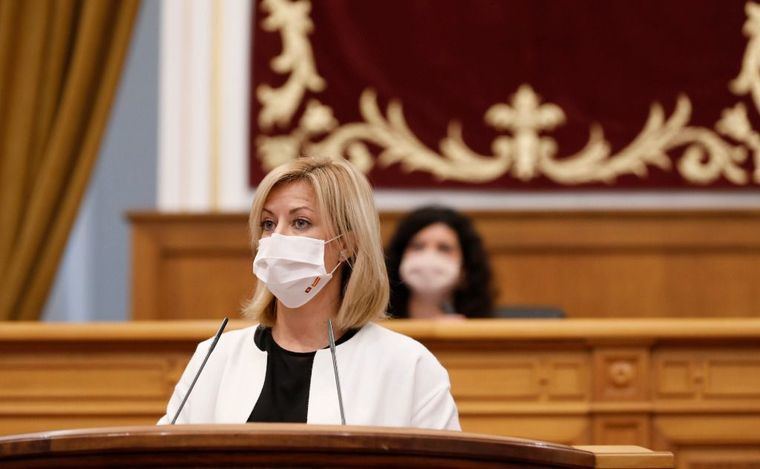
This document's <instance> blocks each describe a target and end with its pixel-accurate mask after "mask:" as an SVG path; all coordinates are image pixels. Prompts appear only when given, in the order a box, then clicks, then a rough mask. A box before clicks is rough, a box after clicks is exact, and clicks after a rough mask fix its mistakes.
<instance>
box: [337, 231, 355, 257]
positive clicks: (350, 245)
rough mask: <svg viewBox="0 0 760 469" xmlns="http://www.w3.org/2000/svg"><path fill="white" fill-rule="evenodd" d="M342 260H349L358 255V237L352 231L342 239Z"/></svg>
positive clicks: (340, 253)
mask: <svg viewBox="0 0 760 469" xmlns="http://www.w3.org/2000/svg"><path fill="white" fill-rule="evenodd" d="M339 241H340V252H339V255H340V258H341V259H343V260H348V259H350V258H351V257H354V256H355V255H356V236H354V233H353V232H352V231H349V232H346V233H344V234H343V236H341V237H340V239H339Z"/></svg>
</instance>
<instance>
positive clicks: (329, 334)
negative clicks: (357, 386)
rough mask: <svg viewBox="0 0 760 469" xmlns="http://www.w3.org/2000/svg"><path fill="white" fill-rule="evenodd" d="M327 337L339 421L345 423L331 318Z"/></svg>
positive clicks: (328, 323) (328, 322) (328, 321)
mask: <svg viewBox="0 0 760 469" xmlns="http://www.w3.org/2000/svg"><path fill="white" fill-rule="evenodd" d="M327 339H328V340H329V341H330V353H331V354H332V362H333V372H334V373H335V387H337V388H338V405H339V406H340V423H341V425H345V424H346V414H345V412H344V411H343V394H342V393H341V392H340V379H339V378H338V360H337V359H336V358H335V333H334V332H333V327H332V320H330V319H328V320H327Z"/></svg>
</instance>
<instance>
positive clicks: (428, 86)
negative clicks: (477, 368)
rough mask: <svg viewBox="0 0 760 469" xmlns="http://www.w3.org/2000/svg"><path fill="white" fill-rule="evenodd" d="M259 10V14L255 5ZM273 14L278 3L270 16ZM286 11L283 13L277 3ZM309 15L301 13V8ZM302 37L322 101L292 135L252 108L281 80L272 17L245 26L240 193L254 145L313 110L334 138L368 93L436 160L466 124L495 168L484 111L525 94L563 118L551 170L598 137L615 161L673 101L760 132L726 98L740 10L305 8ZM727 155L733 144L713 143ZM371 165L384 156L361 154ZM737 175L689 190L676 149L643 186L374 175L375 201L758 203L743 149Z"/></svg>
mask: <svg viewBox="0 0 760 469" xmlns="http://www.w3.org/2000/svg"><path fill="white" fill-rule="evenodd" d="M264 3H266V2H264ZM273 3H277V2H273ZM286 3H290V2H288V1H286ZM300 3H301V4H302V5H303V6H308V5H309V3H308V2H300ZM310 6H311V9H310V12H309V16H310V18H311V19H312V21H313V30H312V31H311V33H310V34H309V35H308V39H309V43H310V45H311V47H312V48H313V57H314V62H315V68H316V72H317V73H318V74H319V75H320V76H321V77H322V78H323V79H324V83H325V85H326V86H325V88H324V90H322V91H317V92H315V91H307V92H306V94H305V96H304V98H303V99H302V102H301V104H300V105H299V108H298V110H297V111H296V113H295V115H294V117H293V118H292V120H291V122H290V123H288V124H286V125H282V126H271V127H270V128H262V127H261V126H260V125H259V122H258V117H259V113H260V112H261V109H262V106H261V102H260V99H259V98H258V96H257V93H256V92H255V90H256V89H257V88H258V87H259V86H260V85H262V84H267V85H269V86H271V87H278V86H282V85H283V84H284V83H285V82H286V78H287V75H286V74H281V73H277V72H275V71H274V70H272V67H271V62H272V59H273V58H274V57H276V56H277V55H278V54H279V53H280V52H281V51H282V50H283V40H282V39H283V37H282V36H281V34H278V33H277V32H273V31H267V30H264V29H263V28H262V23H263V21H264V20H266V18H267V17H268V16H269V15H270V11H268V9H267V8H266V5H265V6H264V8H262V3H261V2H257V5H256V10H255V15H254V18H253V21H254V28H253V31H254V32H253V52H252V82H251V89H252V92H251V146H250V148H251V156H250V183H251V184H252V185H256V184H257V182H258V181H259V180H260V179H261V177H262V176H263V174H265V169H264V168H263V167H262V164H261V159H260V155H258V154H257V142H258V143H260V142H261V140H259V139H258V138H259V137H261V136H264V137H266V136H277V135H286V134H288V133H289V132H292V131H293V129H294V128H295V127H296V125H297V123H298V119H299V118H300V116H302V115H303V112H304V110H305V104H306V102H307V101H308V100H309V99H312V98H316V99H318V100H319V102H321V103H324V104H325V105H328V106H329V107H330V108H331V109H332V111H333V113H334V117H335V119H336V120H337V121H338V122H339V123H340V124H347V123H351V122H360V121H362V116H361V114H360V111H359V104H358V103H359V97H360V96H361V94H362V92H363V91H364V90H365V89H366V88H372V89H374V90H375V91H376V92H377V96H378V103H379V107H380V109H381V111H383V112H385V109H386V107H387V105H388V104H389V102H390V101H391V100H393V99H396V100H399V101H400V102H401V103H402V104H403V110H404V116H405V118H406V122H407V123H408V125H409V128H410V129H411V130H412V132H413V133H414V134H415V135H416V137H417V138H419V140H420V141H421V142H422V143H424V144H426V145H427V146H428V147H429V148H431V149H433V150H434V151H438V148H439V143H440V141H441V139H442V138H443V137H445V135H446V133H447V126H448V125H449V122H450V121H452V120H458V121H460V122H461V123H462V129H463V130H462V135H463V139H464V141H465V142H466V143H467V144H468V145H469V146H470V147H471V148H472V149H473V150H474V151H476V152H477V153H479V154H482V155H492V154H493V150H492V142H493V141H494V139H496V138H497V137H499V136H500V135H504V134H507V133H508V132H504V131H502V130H500V131H497V130H496V129H494V128H493V127H491V126H489V125H487V124H486V123H485V122H484V115H485V114H486V112H487V110H488V109H489V108H490V107H491V106H492V105H494V104H497V103H511V99H512V96H513V95H514V94H515V92H516V91H517V90H518V88H519V87H520V85H522V84H528V85H530V87H531V88H532V89H533V90H534V91H535V93H536V94H537V95H539V96H540V99H541V101H542V103H551V104H555V105H557V106H559V107H560V108H561V109H562V111H564V115H565V122H564V123H563V124H561V125H558V126H556V127H555V128H554V129H549V130H540V135H541V136H549V137H551V138H552V139H554V140H555V141H556V144H557V148H558V149H557V156H556V158H557V159H558V160H562V158H563V156H564V155H571V154H573V153H575V152H578V151H580V150H582V149H583V147H584V146H585V145H586V143H587V141H588V140H589V132H590V128H591V127H592V126H593V125H594V124H595V123H598V124H599V125H600V126H601V128H602V129H603V131H604V136H605V138H606V139H607V141H608V142H609V143H610V145H611V152H612V153H616V152H618V151H620V150H621V149H623V148H624V147H626V146H627V145H629V144H630V143H631V142H632V141H633V140H634V139H635V138H636V136H637V135H638V134H639V133H640V132H641V130H642V128H643V127H644V125H645V122H646V121H647V117H648V116H649V113H650V108H651V106H652V105H653V103H655V102H659V103H661V104H662V106H663V109H664V112H665V116H666V117H668V116H670V115H671V114H672V113H673V112H674V109H675V106H676V100H677V97H678V96H679V95H686V96H687V97H688V98H689V100H690V102H691V105H692V112H691V117H690V119H689V121H688V126H689V127H697V128H705V129H709V130H711V131H712V132H714V133H716V134H718V132H717V131H716V130H715V129H716V123H717V122H718V121H719V120H720V118H721V115H722V112H723V111H724V110H725V109H727V108H731V107H733V106H734V105H736V104H737V103H744V105H745V106H746V108H747V114H748V116H749V121H750V124H751V125H752V127H753V128H760V125H758V124H760V119H758V111H757V109H756V108H755V106H754V105H753V101H752V98H751V96H749V95H739V94H736V93H733V92H732V91H731V90H730V89H729V83H730V82H731V81H732V80H733V79H735V78H736V77H737V75H738V74H739V71H740V69H741V67H742V59H743V56H744V54H745V50H746V49H747V45H748V37H746V36H745V35H744V34H743V32H742V27H743V25H744V23H745V21H746V20H747V13H746V12H745V2H743V1H726V0H706V1H697V2H695V1H693V0H669V1H666V2H663V1H637V2H611V1H608V0H595V1H570V0H567V1H559V0H543V1H541V0H498V1H490V0H374V1H370V0H365V1H355V0H320V1H314V2H311V3H310ZM720 138H721V139H723V140H724V141H725V142H726V143H727V144H729V145H733V146H741V144H740V142H739V143H737V141H736V140H732V139H731V138H730V137H728V136H725V135H722V136H721V137H720ZM369 149H370V150H372V151H373V152H374V153H375V155H373V157H376V156H377V155H376V153H377V152H379V151H380V150H381V148H380V147H379V146H378V145H374V144H370V145H369ZM746 152H747V156H746V158H745V160H744V161H743V162H741V163H739V164H738V166H739V167H741V168H742V169H743V171H745V172H746V175H747V182H746V183H744V184H741V183H737V182H736V181H733V182H732V181H730V180H728V179H726V178H725V177H723V176H721V177H718V178H717V179H715V180H713V181H709V182H708V183H706V184H696V183H694V182H690V181H688V180H686V179H685V178H684V177H683V175H682V174H681V173H679V171H677V163H678V161H679V160H680V159H681V158H682V157H683V153H684V147H683V146H682V147H680V148H679V147H678V146H676V147H673V148H670V149H669V150H668V151H667V156H668V158H669V159H670V160H671V161H672V165H671V166H672V167H671V168H665V169H661V168H658V167H657V166H656V165H648V166H647V167H646V169H647V171H646V174H630V173H629V174H623V175H620V176H618V177H616V178H614V179H612V180H610V181H607V182H603V181H594V182H586V183H581V184H568V183H561V182H557V181H555V180H552V179H551V178H549V177H547V176H546V175H545V174H536V175H535V177H532V178H523V179H520V178H517V177H515V175H514V174H513V173H512V172H507V173H505V174H503V175H501V176H499V177H498V178H496V179H494V180H491V181H485V182H482V183H469V182H462V181H453V180H440V179H439V178H436V177H434V176H433V175H431V174H430V173H428V172H425V171H412V172H409V171H407V170H405V169H404V168H403V167H402V165H400V164H391V165H389V166H383V165H380V164H375V165H374V166H373V167H372V170H371V171H370V172H369V176H370V178H371V180H372V182H373V183H374V185H375V186H376V187H395V188H409V187H421V188H429V187H431V186H435V187H449V188H475V187H477V188H491V189H502V190H525V189H537V190H556V189H562V190H567V189H568V188H579V189H589V188H610V187H612V188H621V189H637V188H640V189H653V188H657V189H663V188H673V189H683V188H687V187H688V188H703V189H710V190H715V189H719V190H726V189H733V190H755V191H757V190H758V187H759V181H756V180H754V179H753V171H754V166H755V163H754V161H753V155H752V149H751V148H746Z"/></svg>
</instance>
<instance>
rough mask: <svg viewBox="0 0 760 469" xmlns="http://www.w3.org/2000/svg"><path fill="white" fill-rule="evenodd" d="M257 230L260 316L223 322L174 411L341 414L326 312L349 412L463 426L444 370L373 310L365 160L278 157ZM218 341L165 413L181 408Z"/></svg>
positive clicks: (190, 369)
mask: <svg viewBox="0 0 760 469" xmlns="http://www.w3.org/2000/svg"><path fill="white" fill-rule="evenodd" d="M250 231H251V239H252V243H251V244H252V249H253V251H254V252H255V253H256V257H255V260H254V263H253V270H254V273H255V274H256V276H257V277H258V280H259V282H258V285H257V288H256V290H255V293H254V295H253V298H252V299H251V301H250V303H249V305H248V306H247V308H246V311H245V314H246V316H247V317H248V318H250V319H252V320H253V321H254V322H255V325H252V326H251V327H248V328H245V329H241V330H236V331H231V332H227V333H225V334H222V337H221V339H220V340H219V342H218V345H217V347H216V348H215V349H214V351H213V353H212V354H211V356H210V357H209V359H208V362H207V364H206V366H205V368H204V369H203V372H202V374H201V376H200V377H199V379H198V381H197V383H196V385H195V388H194V389H193V392H192V394H191V395H190V397H189V399H188V400H187V403H186V404H185V406H184V408H183V409H182V411H181V412H180V414H179V417H178V418H177V422H178V423H243V422H306V423H319V424H339V423H341V410H340V406H339V401H338V393H339V389H338V385H337V384H336V379H335V374H334V370H333V361H332V357H331V352H330V349H329V348H328V319H330V320H332V324H333V326H334V338H335V341H336V348H335V350H336V361H337V371H338V376H339V379H340V391H342V393H341V394H342V401H343V408H344V415H345V421H346V423H347V424H350V425H382V426H398V427H418V428H434V429H449V430H459V429H460V428H459V417H458V414H457V409H456V406H455V404H454V400H453V398H452V396H451V392H450V384H449V378H448V374H447V373H446V370H445V369H444V368H443V367H442V366H441V365H440V363H438V361H437V360H436V359H435V357H434V356H433V355H432V354H431V353H430V352H429V351H428V350H427V349H426V348H425V347H424V346H422V345H421V344H420V343H418V342H416V341H415V340H413V339H411V338H408V337H406V336H403V335H400V334H397V333H395V332H392V331H390V330H388V329H385V328H384V327H382V326H380V325H378V324H377V323H376V322H375V321H377V320H380V319H383V318H384V317H385V311H386V307H387V303H388V278H387V274H386V270H385V263H384V259H383V253H382V249H381V242H380V231H379V224H378V216H377V211H376V210H375V207H374V202H373V197H372V189H371V187H370V185H369V183H368V182H367V179H366V178H365V177H364V176H363V175H362V174H361V173H360V172H359V171H357V170H356V169H355V168H354V167H353V166H352V165H351V164H349V163H348V162H346V161H343V160H330V159H320V158H301V159H298V160H296V161H293V162H290V163H286V164H285V165H283V166H280V167H278V168H276V169H274V170H273V171H271V172H270V173H269V174H268V175H267V176H266V177H265V178H264V179H263V180H262V181H261V184H260V185H259V186H258V189H257V190H256V195H255V199H254V201H253V206H252V208H251V214H250ZM210 342H211V341H210V340H207V341H205V342H203V343H201V344H200V345H199V346H198V349H197V350H196V352H195V355H194V356H193V357H192V359H191V360H190V363H189V364H188V366H187V368H186V369H185V372H184V374H183V375H182V377H181V378H180V381H179V383H178V384H177V386H176V388H175V391H174V395H173V396H172V398H171V400H170V401H169V405H168V407H167V413H166V415H165V416H164V417H163V418H162V419H161V420H160V421H159V423H168V422H169V421H170V420H171V419H172V418H173V416H174V415H175V413H176V411H177V409H178V408H179V405H180V402H181V401H182V399H183V397H184V396H185V395H186V394H187V391H188V389H189V387H190V384H191V382H192V380H193V378H194V377H195V374H196V372H197V370H198V369H199V367H200V365H201V362H202V361H203V358H204V357H205V356H206V352H207V350H208V348H209V345H210Z"/></svg>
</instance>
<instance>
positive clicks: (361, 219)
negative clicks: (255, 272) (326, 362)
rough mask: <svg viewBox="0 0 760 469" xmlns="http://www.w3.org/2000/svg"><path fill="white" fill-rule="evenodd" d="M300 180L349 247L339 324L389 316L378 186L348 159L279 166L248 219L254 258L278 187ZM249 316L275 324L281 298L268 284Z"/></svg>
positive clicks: (311, 159) (356, 324)
mask: <svg viewBox="0 0 760 469" xmlns="http://www.w3.org/2000/svg"><path fill="white" fill-rule="evenodd" d="M296 181H306V182H308V183H309V184H310V185H311V187H312V188H313V189H314V193H315V194H316V198H317V204H318V207H319V211H320V212H321V215H322V217H323V220H325V221H326V224H327V229H328V231H329V232H331V233H329V237H328V239H329V238H333V237H336V236H340V235H342V237H341V239H342V240H344V241H343V242H344V243H345V244H346V249H347V254H346V259H347V262H346V263H344V264H343V266H342V267H341V271H342V274H341V276H340V277H339V278H340V279H341V281H342V288H341V298H340V307H339V309H338V315H337V317H336V318H335V320H334V322H335V326H336V327H338V328H340V329H349V328H358V327H361V326H363V325H365V324H367V323H368V322H370V321H372V320H376V319H382V318H384V317H385V314H386V311H387V307H388V295H389V287H388V275H387V272H386V269H385V260H384V257H383V251H382V244H381V239H380V222H379V219H378V215H377V210H376V209H375V202H374V199H373V196H372V187H371V186H370V184H369V181H367V178H366V177H364V175H363V174H362V173H361V172H359V171H358V170H357V169H356V168H355V167H354V166H353V165H351V164H350V163H348V162H347V161H345V160H342V159H329V158H314V157H308V158H306V157H304V158H299V159H297V160H294V161H291V162H289V163H285V164H283V165H281V166H278V167H277V168H275V169H273V170H272V171H271V172H270V173H269V174H267V175H266V176H265V177H264V179H262V181H261V183H260V184H259V186H258V188H257V189H256V193H255V195H254V199H253V205H252V206H251V215H250V218H249V220H248V225H249V228H250V233H251V249H252V251H253V253H254V255H255V253H256V250H257V249H258V243H259V239H260V238H261V225H260V222H261V212H262V210H263V209H264V203H265V202H266V200H267V197H268V196H269V193H270V192H271V191H272V189H273V188H274V187H275V186H277V185H280V184H288V183H292V182H296ZM346 264H348V265H346ZM337 277H338V276H336V279H334V280H337V279H338V278H337ZM334 280H333V281H334ZM243 314H244V315H245V316H246V317H248V318H250V319H253V320H254V321H258V322H259V323H260V324H263V325H265V326H273V325H274V323H275V319H276V317H277V311H276V300H275V298H274V296H273V295H272V294H271V293H270V292H269V290H268V289H267V287H266V285H265V284H264V283H263V282H261V281H259V282H258V283H257V285H256V290H255V291H254V294H253V297H252V298H251V299H250V301H249V302H248V304H247V305H246V306H245V308H244V311H243Z"/></svg>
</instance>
